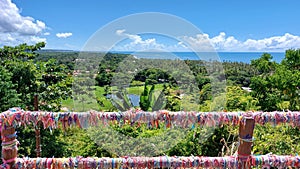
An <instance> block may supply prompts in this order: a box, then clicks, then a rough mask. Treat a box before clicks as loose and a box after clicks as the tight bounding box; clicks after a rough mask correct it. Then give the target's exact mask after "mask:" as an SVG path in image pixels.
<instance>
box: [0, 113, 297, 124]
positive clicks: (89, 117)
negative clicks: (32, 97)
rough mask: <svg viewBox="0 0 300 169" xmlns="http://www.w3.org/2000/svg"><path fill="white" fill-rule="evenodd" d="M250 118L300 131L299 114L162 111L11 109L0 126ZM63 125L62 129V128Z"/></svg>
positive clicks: (1, 117)
mask: <svg viewBox="0 0 300 169" xmlns="http://www.w3.org/2000/svg"><path fill="white" fill-rule="evenodd" d="M248 118H253V119H254V120H255V123H257V124H261V125H264V124H267V123H270V124H273V125H278V124H281V123H288V124H290V125H291V126H294V127H300V112H183V111H181V112H169V111H165V110H160V111H156V112H144V111H140V110H128V111H125V112H96V111H89V112H58V113H55V112H42V111H24V110H22V109H19V108H12V109H9V110H8V111H5V112H3V113H1V115H0V124H4V123H5V124H8V125H24V126H26V125H30V124H31V125H34V126H36V125H37V123H38V121H42V122H43V127H44V128H58V127H62V128H64V129H65V128H67V127H70V126H75V125H77V126H79V127H81V128H87V127H90V126H98V125H100V124H101V125H108V124H110V123H111V122H114V123H118V124H119V125H123V124H125V123H127V124H131V125H133V124H136V123H146V124H147V125H148V127H150V128H151V127H157V126H158V125H162V124H164V125H165V126H166V127H169V128H172V127H184V128H186V127H194V126H197V125H198V126H213V127H217V126H220V125H224V124H225V125H234V126H236V125H239V124H240V123H245V120H246V119H248ZM159 122H160V123H159ZM60 124H61V125H60Z"/></svg>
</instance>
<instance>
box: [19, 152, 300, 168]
mask: <svg viewBox="0 0 300 169" xmlns="http://www.w3.org/2000/svg"><path fill="white" fill-rule="evenodd" d="M238 162H239V161H238V157H236V156H226V157H198V156H197V157H196V156H195V157H194V156H192V157H168V156H161V157H122V158H91V157H88V158H82V157H75V158H18V159H17V162H16V164H15V167H16V168H17V169H25V168H39V169H46V168H51V169H62V168H71V169H73V168H85V169H87V168H89V169H94V168H95V169H96V168H112V169H114V168H116V169H120V168H224V169H225V168H238ZM247 165H248V166H253V167H260V168H263V167H264V168H270V167H276V168H285V167H288V166H289V167H295V168H298V167H300V157H298V156H276V155H261V156H249V158H248V160H247Z"/></svg>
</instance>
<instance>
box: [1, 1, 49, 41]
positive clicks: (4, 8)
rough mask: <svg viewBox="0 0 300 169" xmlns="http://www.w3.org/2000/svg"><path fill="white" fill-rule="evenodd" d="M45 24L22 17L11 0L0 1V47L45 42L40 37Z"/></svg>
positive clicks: (44, 39)
mask: <svg viewBox="0 0 300 169" xmlns="http://www.w3.org/2000/svg"><path fill="white" fill-rule="evenodd" d="M45 29H46V24H45V23H44V22H42V21H39V20H35V19H34V18H32V17H29V16H22V15H21V12H20V10H19V8H18V7H17V6H16V4H14V3H13V2H12V1H11V0H0V39H1V41H0V46H4V45H9V46H14V45H18V44H20V43H25V42H26V43H28V44H34V43H37V42H41V41H44V42H45V41H46V38H42V37H40V35H42V32H43V31H44V30H45Z"/></svg>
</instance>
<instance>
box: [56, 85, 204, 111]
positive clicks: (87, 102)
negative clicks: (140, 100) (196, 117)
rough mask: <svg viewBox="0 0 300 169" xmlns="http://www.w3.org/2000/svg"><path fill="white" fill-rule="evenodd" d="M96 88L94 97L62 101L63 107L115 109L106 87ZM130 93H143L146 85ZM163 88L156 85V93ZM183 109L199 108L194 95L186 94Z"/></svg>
mask: <svg viewBox="0 0 300 169" xmlns="http://www.w3.org/2000/svg"><path fill="white" fill-rule="evenodd" d="M94 88H95V90H94V91H93V93H92V94H93V95H94V96H93V97H88V96H87V95H84V96H81V98H82V100H83V101H79V100H73V99H71V98H69V99H67V100H63V101H62V107H64V108H67V109H68V110H70V111H88V110H91V109H93V110H97V111H114V110H115V108H114V106H113V105H112V103H111V102H110V100H108V99H107V98H106V97H105V96H104V94H105V87H99V86H95V87H94ZM111 90H112V91H117V88H116V87H111ZM126 90H127V93H128V94H135V95H141V94H142V92H143V90H144V86H132V87H129V88H127V89H126ZM162 90H163V84H157V85H155V95H156V96H158V95H159V93H160V91H162ZM96 98H98V99H99V100H100V102H101V103H102V105H101V106H100V105H99V104H98V103H97V99H96ZM182 106H183V109H184V110H186V111H188V110H198V107H199V105H198V104H197V103H194V101H193V99H192V97H190V96H185V97H184V99H183V100H182Z"/></svg>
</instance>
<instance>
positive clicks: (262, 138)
mask: <svg viewBox="0 0 300 169" xmlns="http://www.w3.org/2000/svg"><path fill="white" fill-rule="evenodd" d="M299 135H300V130H299V129H298V128H294V127H291V126H286V125H278V126H271V125H265V126H259V125H256V126H255V130H254V138H255V142H254V146H253V149H252V150H253V153H254V154H268V153H273V154H280V155H297V154H298V153H299V151H300V145H299V141H300V137H299Z"/></svg>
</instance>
